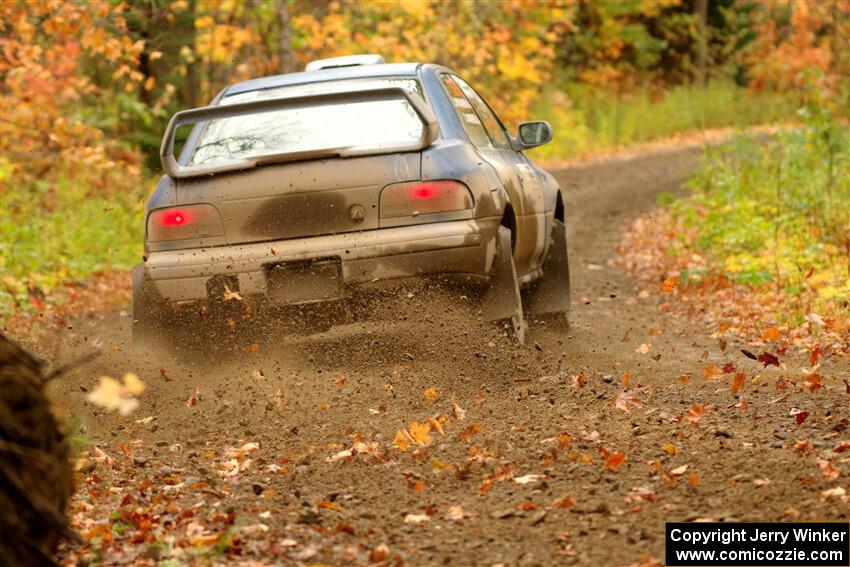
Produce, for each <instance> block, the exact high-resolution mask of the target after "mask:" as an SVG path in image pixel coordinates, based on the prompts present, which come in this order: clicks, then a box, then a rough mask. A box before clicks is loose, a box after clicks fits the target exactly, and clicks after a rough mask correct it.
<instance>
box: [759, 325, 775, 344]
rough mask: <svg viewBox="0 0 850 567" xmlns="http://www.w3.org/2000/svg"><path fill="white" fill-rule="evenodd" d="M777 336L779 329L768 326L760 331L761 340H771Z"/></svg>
mask: <svg viewBox="0 0 850 567" xmlns="http://www.w3.org/2000/svg"><path fill="white" fill-rule="evenodd" d="M778 338H779V329H775V328H770V329H765V330H763V331H762V332H761V340H763V341H766V342H773V341H775V340H776V339H778Z"/></svg>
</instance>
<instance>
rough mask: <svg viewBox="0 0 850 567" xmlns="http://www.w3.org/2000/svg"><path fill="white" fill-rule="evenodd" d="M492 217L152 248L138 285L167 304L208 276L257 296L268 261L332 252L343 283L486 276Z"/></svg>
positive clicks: (201, 287) (189, 295)
mask: <svg viewBox="0 0 850 567" xmlns="http://www.w3.org/2000/svg"><path fill="white" fill-rule="evenodd" d="M498 222H499V221H498V219H496V218H494V219H483V220H482V219H476V220H463V221H453V222H441V223H432V224H422V225H414V226H405V227H397V228H384V229H377V230H370V231H364V232H351V233H345V234H335V235H328V236H317V237H312V238H299V239H291V240H279V241H271V242H262V243H255V244H242V245H233V246H220V247H213V248H197V249H186V250H174V251H165V252H151V253H150V254H149V255H148V256H147V258H146V261H145V263H144V264H143V266H144V285H145V286H149V287H150V288H151V289H150V291H152V292H153V293H155V295H156V296H159V297H161V298H162V299H163V300H164V301H166V302H168V303H182V302H193V301H198V300H206V299H207V293H208V292H207V289H208V282H209V281H210V279H211V278H214V277H215V276H231V277H233V278H236V281H238V291H239V293H240V295H241V296H242V297H248V296H263V295H265V294H266V293H267V290H268V280H267V277H268V274H269V268H270V267H271V266H274V265H276V264H280V263H283V262H292V261H303V260H311V259H316V258H339V259H340V265H341V276H342V280H343V281H342V283H343V285H344V286H346V287H348V286H352V285H357V284H361V283H367V282H373V281H378V280H386V279H393V278H403V277H410V276H424V275H437V274H469V275H471V276H476V277H486V276H487V274H489V272H490V267H491V265H492V261H493V256H494V254H495V244H494V240H493V236H494V235H495V232H496V229H497V228H498Z"/></svg>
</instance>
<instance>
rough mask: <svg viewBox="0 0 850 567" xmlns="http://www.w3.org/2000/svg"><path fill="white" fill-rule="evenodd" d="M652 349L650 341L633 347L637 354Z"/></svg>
mask: <svg viewBox="0 0 850 567" xmlns="http://www.w3.org/2000/svg"><path fill="white" fill-rule="evenodd" d="M650 349H652V343H642V344H641V345H640V346H639V347H637V348H636V349H635V352H636V353H638V354H646V353H648V352H649V351H650Z"/></svg>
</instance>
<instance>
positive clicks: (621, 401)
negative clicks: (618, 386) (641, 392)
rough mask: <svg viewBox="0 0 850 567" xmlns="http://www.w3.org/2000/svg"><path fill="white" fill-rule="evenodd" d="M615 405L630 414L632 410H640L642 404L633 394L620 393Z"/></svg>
mask: <svg viewBox="0 0 850 567" xmlns="http://www.w3.org/2000/svg"><path fill="white" fill-rule="evenodd" d="M614 405H615V406H616V407H617V408H618V409H621V410H623V411H624V412H626V413H629V412H630V411H631V410H632V409H635V408H639V407H640V406H641V405H642V404H641V402H640V400H638V399H637V398H636V397H634V396H633V395H632V394H631V392H620V393H619V394H617V398H616V400H615V401H614Z"/></svg>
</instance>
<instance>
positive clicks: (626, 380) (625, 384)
mask: <svg viewBox="0 0 850 567" xmlns="http://www.w3.org/2000/svg"><path fill="white" fill-rule="evenodd" d="M631 381H632V375H631V374H629V373H628V372H623V388H628V387H629V383H630V382H631Z"/></svg>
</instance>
